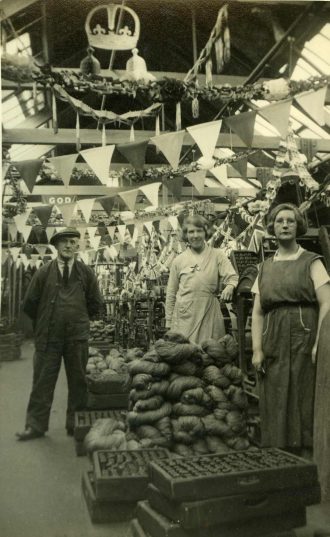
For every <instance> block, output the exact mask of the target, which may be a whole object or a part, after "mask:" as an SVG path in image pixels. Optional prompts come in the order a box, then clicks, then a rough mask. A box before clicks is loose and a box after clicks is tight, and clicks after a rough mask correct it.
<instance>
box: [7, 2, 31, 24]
mask: <svg viewBox="0 0 330 537" xmlns="http://www.w3.org/2000/svg"><path fill="white" fill-rule="evenodd" d="M36 2H39V0H2V2H1V3H0V18H1V20H2V21H4V20H6V19H8V18H9V17H12V16H13V15H15V14H16V13H18V12H19V11H22V9H25V8H27V7H29V6H31V5H32V4H35V3H36Z"/></svg>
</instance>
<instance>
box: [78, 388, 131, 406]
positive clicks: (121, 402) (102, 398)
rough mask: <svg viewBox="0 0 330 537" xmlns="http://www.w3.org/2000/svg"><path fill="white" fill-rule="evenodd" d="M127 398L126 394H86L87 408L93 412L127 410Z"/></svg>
mask: <svg viewBox="0 0 330 537" xmlns="http://www.w3.org/2000/svg"><path fill="white" fill-rule="evenodd" d="M128 397H129V394H128V393H114V394H99V393H91V392H88V395H87V407H88V408H89V409H94V410H113V409H123V410H127V409H128Z"/></svg>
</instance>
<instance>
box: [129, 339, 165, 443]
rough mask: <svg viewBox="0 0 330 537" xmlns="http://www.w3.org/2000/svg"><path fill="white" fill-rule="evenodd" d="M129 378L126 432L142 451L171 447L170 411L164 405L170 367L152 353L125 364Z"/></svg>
mask: <svg viewBox="0 0 330 537" xmlns="http://www.w3.org/2000/svg"><path fill="white" fill-rule="evenodd" d="M128 371H129V375H130V386H131V391H130V396H129V412H128V414H127V420H128V424H129V428H130V430H131V431H132V432H134V433H135V434H136V435H137V437H138V438H139V440H140V442H141V443H142V445H143V447H154V446H158V447H159V446H161V447H170V444H171V439H172V428H171V420H170V414H171V408H172V405H171V404H170V403H169V402H168V401H167V389H168V386H169V382H168V380H167V377H168V375H169V373H170V366H169V365H168V364H167V363H166V362H164V361H163V360H162V358H161V357H160V356H159V355H158V353H157V352H156V351H155V350H154V349H153V350H150V351H148V352H147V353H145V354H144V355H143V356H140V357H137V358H135V359H133V360H132V361H131V362H130V363H129V364H128Z"/></svg>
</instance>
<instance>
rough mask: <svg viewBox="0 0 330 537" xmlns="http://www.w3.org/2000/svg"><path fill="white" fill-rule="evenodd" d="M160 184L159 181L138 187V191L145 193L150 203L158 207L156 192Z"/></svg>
mask: <svg viewBox="0 0 330 537" xmlns="http://www.w3.org/2000/svg"><path fill="white" fill-rule="evenodd" d="M160 185H161V183H152V184H151V185H145V186H141V187H139V190H140V192H142V193H143V194H144V195H145V197H146V198H147V199H148V201H149V202H150V204H151V205H153V206H154V207H158V192H159V187H160Z"/></svg>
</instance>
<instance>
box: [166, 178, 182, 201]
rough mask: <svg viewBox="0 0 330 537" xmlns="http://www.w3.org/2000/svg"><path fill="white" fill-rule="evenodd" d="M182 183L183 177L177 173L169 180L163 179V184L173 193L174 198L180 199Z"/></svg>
mask: <svg viewBox="0 0 330 537" xmlns="http://www.w3.org/2000/svg"><path fill="white" fill-rule="evenodd" d="M183 183H184V177H183V176H182V175H178V176H177V177H174V178H173V179H171V180H169V181H164V185H165V186H167V188H168V189H169V191H170V192H171V193H172V194H173V196H174V197H175V199H176V200H178V201H180V200H181V193H182V187H183Z"/></svg>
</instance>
